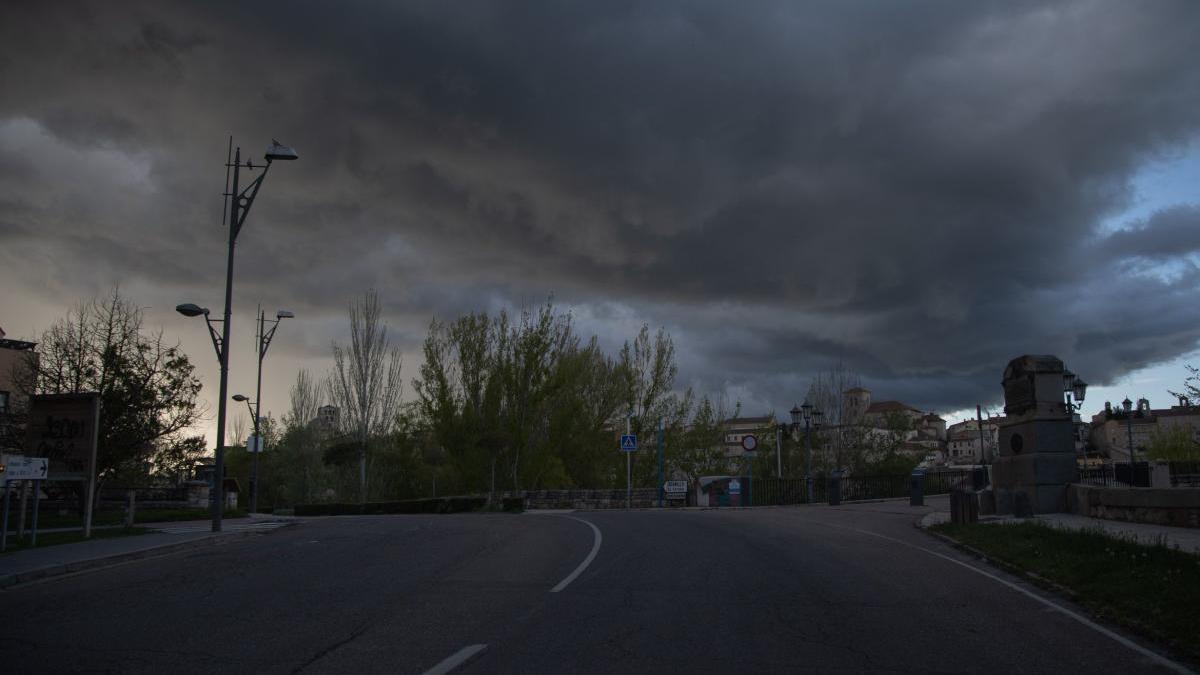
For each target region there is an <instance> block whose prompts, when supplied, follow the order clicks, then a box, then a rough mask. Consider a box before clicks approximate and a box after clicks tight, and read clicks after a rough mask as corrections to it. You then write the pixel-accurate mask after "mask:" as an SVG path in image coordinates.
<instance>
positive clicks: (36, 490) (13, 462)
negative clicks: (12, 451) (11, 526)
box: [0, 455, 50, 551]
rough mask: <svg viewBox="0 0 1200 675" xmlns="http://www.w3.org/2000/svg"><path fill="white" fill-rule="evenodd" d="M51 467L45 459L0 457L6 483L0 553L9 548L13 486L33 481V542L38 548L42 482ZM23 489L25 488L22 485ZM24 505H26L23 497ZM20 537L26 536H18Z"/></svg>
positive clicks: (22, 512)
mask: <svg viewBox="0 0 1200 675" xmlns="http://www.w3.org/2000/svg"><path fill="white" fill-rule="evenodd" d="M49 466H50V460H49V459H47V458H45V457H25V456H23V455H3V456H0V467H3V468H2V471H3V473H0V480H3V483H4V523H3V524H0V551H4V550H6V549H7V548H8V514H9V509H10V508H11V503H12V489H11V487H10V486H11V484H12V483H14V482H17V481H27V480H31V481H33V532H32V536H33V540H32V543H33V545H34V546H37V531H38V508H39V507H40V506H41V494H42V481H43V480H44V479H45V478H46V472H47V470H48V468H49ZM22 488H24V486H23V485H22ZM22 494H24V490H22ZM21 504H22V505H24V504H25V502H24V497H22V502H21ZM24 528H25V511H24V508H22V509H21V527H20V528H18V529H19V530H22V531H23V530H24ZM17 536H18V537H22V536H24V535H23V534H18V535H17Z"/></svg>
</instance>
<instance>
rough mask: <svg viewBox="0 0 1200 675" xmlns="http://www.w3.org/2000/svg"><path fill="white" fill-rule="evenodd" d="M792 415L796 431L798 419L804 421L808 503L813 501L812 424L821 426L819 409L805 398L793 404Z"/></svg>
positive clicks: (798, 424) (805, 479)
mask: <svg viewBox="0 0 1200 675" xmlns="http://www.w3.org/2000/svg"><path fill="white" fill-rule="evenodd" d="M788 413H789V414H790V415H791V416H792V430H793V431H796V430H799V428H800V421H801V420H803V421H804V446H805V450H806V452H807V454H808V459H807V461H806V462H805V463H804V484H805V490H806V492H807V494H808V503H809V504H811V503H812V501H813V479H812V426H813V425H814V424H815V425H816V426H817V427H820V426H821V411H820V410H816V409H814V408H813V406H812V404H811V403H809V402H808V399H805V401H804V405H801V406H799V407H797V406H795V405H793V406H792V409H791V410H789V411H788Z"/></svg>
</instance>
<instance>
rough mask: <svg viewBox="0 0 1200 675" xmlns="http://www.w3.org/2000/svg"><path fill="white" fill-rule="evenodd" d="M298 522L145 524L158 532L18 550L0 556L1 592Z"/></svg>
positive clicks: (241, 520)
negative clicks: (214, 526)
mask: <svg viewBox="0 0 1200 675" xmlns="http://www.w3.org/2000/svg"><path fill="white" fill-rule="evenodd" d="M297 522H298V521H297V520H295V519H291V518H279V517H276V518H272V517H270V516H259V517H255V516H251V517H250V518H239V519H237V520H236V521H228V522H226V523H224V525H223V528H222V531H221V532H212V531H211V528H212V522H211V521H208V520H197V521H185V522H168V523H142V524H139V525H138V527H146V528H149V529H152V530H156V531H155V532H149V533H147V534H141V535H134V536H129V537H114V538H111V539H92V540H90V541H81V542H76V543H73V544H60V545H58V546H47V547H45V548H33V549H25V550H20V551H13V552H12V553H6V554H4V555H2V556H0V589H3V588H8V587H10V586H14V585H16V584H23V583H27V582H30V581H36V580H38V579H44V578H47V577H54V576H60V575H63V574H71V573H74V572H80V571H83V570H89V569H98V568H101V567H109V566H111V565H118V564H120V563H124V562H128V561H130V560H139V559H142V558H150V557H153V556H158V555H165V554H167V553H174V552H176V551H181V550H185V549H189V548H197V547H200V546H207V545H210V544H214V543H216V542H218V541H220V540H225V539H230V538H233V537H240V536H244V535H247V534H253V533H257V532H264V531H270V530H274V529H278V528H280V527H287V526H289V525H294V524H296V523H297Z"/></svg>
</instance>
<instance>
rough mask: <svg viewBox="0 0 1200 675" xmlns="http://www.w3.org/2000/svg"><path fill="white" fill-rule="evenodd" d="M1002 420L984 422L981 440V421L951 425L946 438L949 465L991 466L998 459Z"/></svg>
mask: <svg viewBox="0 0 1200 675" xmlns="http://www.w3.org/2000/svg"><path fill="white" fill-rule="evenodd" d="M1001 419H1002V418H998V417H991V418H988V419H985V420H983V438H982V439H980V434H979V426H980V425H979V421H978V420H971V419H968V420H963V421H962V422H959V423H957V424H952V425H950V427H949V429H947V431H946V433H947V438H946V463H947V464H990V463H991V462H992V460H994V459H995V458H996V448H997V445H998V443H999V440H1000V427H999V424H998V422H999V421H1000V420H1001Z"/></svg>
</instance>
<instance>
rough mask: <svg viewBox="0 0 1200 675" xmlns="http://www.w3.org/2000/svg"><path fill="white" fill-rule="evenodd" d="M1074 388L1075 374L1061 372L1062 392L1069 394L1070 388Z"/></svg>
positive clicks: (1067, 371) (1066, 371)
mask: <svg viewBox="0 0 1200 675" xmlns="http://www.w3.org/2000/svg"><path fill="white" fill-rule="evenodd" d="M1074 386H1075V373H1072V372H1071V371H1069V370H1064V371H1063V391H1065V392H1070V391H1072V390H1073V389H1072V388H1073V387H1074Z"/></svg>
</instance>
